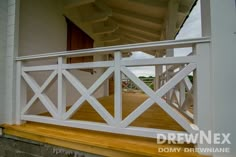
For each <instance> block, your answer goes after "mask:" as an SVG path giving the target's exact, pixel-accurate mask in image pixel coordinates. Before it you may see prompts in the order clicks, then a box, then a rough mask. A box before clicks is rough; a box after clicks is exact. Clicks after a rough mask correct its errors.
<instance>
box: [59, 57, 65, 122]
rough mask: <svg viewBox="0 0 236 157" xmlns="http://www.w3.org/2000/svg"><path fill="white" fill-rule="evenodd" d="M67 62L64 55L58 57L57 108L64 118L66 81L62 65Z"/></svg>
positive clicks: (61, 117) (60, 116) (60, 115)
mask: <svg viewBox="0 0 236 157" xmlns="http://www.w3.org/2000/svg"><path fill="white" fill-rule="evenodd" d="M65 62H66V59H65V58H63V57H59V58H58V69H57V73H58V74H57V76H58V77H57V105H58V106H57V108H58V115H59V118H60V119H63V115H64V113H65V112H66V82H65V80H64V77H63V74H62V70H63V69H62V65H63V63H65Z"/></svg>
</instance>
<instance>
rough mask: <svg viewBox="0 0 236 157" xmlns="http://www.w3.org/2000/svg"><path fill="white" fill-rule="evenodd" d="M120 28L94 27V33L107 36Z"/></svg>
mask: <svg viewBox="0 0 236 157" xmlns="http://www.w3.org/2000/svg"><path fill="white" fill-rule="evenodd" d="M118 28H119V26H118V25H116V26H104V27H101V26H100V27H94V28H93V33H94V35H101V34H107V33H112V32H115V31H116V30H117V29H118Z"/></svg>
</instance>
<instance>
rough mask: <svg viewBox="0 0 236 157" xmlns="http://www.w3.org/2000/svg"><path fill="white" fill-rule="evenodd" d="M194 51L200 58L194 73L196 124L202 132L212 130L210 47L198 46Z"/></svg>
mask: <svg viewBox="0 0 236 157" xmlns="http://www.w3.org/2000/svg"><path fill="white" fill-rule="evenodd" d="M194 51H195V53H196V55H197V57H198V64H197V70H196V72H194V122H195V124H196V125H198V127H199V128H200V129H202V130H205V131H207V130H208V129H211V128H212V118H211V117H212V115H211V112H209V111H212V107H211V102H210V99H209V98H210V96H211V92H210V88H211V87H210V84H211V78H210V71H211V69H210V65H209V63H210V45H209V44H197V45H196V47H195V48H194Z"/></svg>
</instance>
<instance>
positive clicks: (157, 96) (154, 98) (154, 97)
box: [121, 64, 196, 133]
mask: <svg viewBox="0 0 236 157" xmlns="http://www.w3.org/2000/svg"><path fill="white" fill-rule="evenodd" d="M195 68H196V65H195V64H189V65H188V66H186V67H185V68H184V69H182V70H181V71H180V72H179V73H178V74H176V76H174V77H173V78H171V79H170V80H169V81H168V82H167V83H166V84H165V85H163V86H162V87H161V88H160V89H159V90H157V91H156V92H155V93H154V92H153V91H152V90H151V89H150V88H149V87H148V86H147V85H146V84H144V83H143V82H142V81H140V80H139V79H138V78H137V77H136V76H135V75H134V74H132V73H131V72H130V71H129V70H128V69H127V68H126V67H122V68H121V70H122V72H123V73H124V74H125V75H126V76H127V77H129V78H130V79H131V80H132V81H133V82H135V83H136V85H137V86H138V87H139V88H140V89H142V90H143V91H144V92H145V93H146V94H147V95H148V96H150V98H151V99H150V98H149V99H147V100H146V101H144V103H143V104H141V105H140V106H139V107H138V108H137V109H135V110H134V111H133V112H132V113H131V114H130V115H129V116H127V117H126V118H125V119H124V120H123V121H122V122H121V126H122V127H126V126H128V125H129V124H130V123H131V122H133V120H135V119H136V118H137V117H139V116H140V115H141V114H142V113H143V112H144V111H145V110H144V109H147V108H149V107H150V106H152V104H153V103H157V104H158V105H159V106H160V107H161V108H162V109H163V110H164V111H165V112H167V113H168V114H169V115H170V116H171V117H172V118H173V119H174V120H176V122H178V123H179V124H180V125H181V126H182V127H183V128H185V129H186V131H188V132H189V133H191V132H195V131H196V130H195V129H194V128H193V127H192V126H191V125H190V124H189V122H188V121H187V120H185V119H183V117H182V116H181V115H179V114H178V112H176V111H175V110H173V108H171V107H170V106H169V105H168V104H167V103H166V102H165V101H164V100H163V99H162V98H161V97H162V96H163V95H164V94H166V93H167V92H168V91H169V90H170V89H171V88H173V87H174V86H175V85H176V84H177V83H179V82H180V81H181V80H182V79H184V78H185V77H186V75H188V74H189V73H190V72H192V71H193V70H194V69H195Z"/></svg>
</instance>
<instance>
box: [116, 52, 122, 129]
mask: <svg viewBox="0 0 236 157" xmlns="http://www.w3.org/2000/svg"><path fill="white" fill-rule="evenodd" d="M114 56H115V59H114V61H115V79H114V82H115V87H114V88H115V90H114V96H115V98H114V101H115V102H114V104H115V125H116V126H118V125H119V124H120V122H121V120H122V83H121V81H122V80H121V67H120V66H121V65H120V61H121V52H120V51H116V52H115V53H114Z"/></svg>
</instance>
